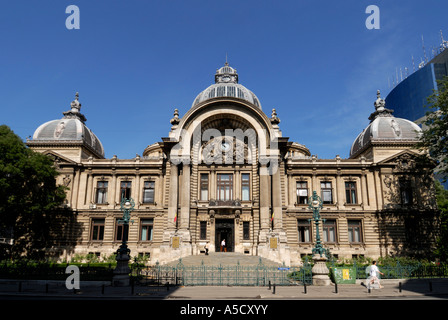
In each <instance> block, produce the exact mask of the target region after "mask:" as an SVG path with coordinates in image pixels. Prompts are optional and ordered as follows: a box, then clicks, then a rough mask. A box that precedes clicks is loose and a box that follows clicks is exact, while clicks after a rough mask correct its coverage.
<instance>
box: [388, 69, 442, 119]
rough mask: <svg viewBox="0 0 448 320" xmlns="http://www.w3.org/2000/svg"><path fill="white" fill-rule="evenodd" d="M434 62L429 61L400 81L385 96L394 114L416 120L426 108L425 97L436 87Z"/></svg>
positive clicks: (422, 114) (424, 112) (423, 113)
mask: <svg viewBox="0 0 448 320" xmlns="http://www.w3.org/2000/svg"><path fill="white" fill-rule="evenodd" d="M434 69H435V68H434V64H433V63H429V64H427V65H426V66H424V67H423V68H421V69H419V70H418V71H416V72H414V73H413V74H411V75H410V76H409V77H407V78H406V79H405V80H403V81H402V82H400V83H399V84H398V85H397V86H396V87H395V88H394V89H393V90H392V91H391V92H390V93H389V94H388V95H387V97H386V106H387V108H389V109H393V110H394V116H395V117H397V118H404V119H408V120H411V121H416V120H417V119H420V118H421V117H423V116H424V115H425V114H426V112H427V111H429V109H428V108H424V106H426V105H427V104H428V102H427V99H428V97H429V96H430V95H431V94H432V93H433V90H436V89H437V82H436V75H435V72H434Z"/></svg>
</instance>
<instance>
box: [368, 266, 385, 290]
mask: <svg viewBox="0 0 448 320" xmlns="http://www.w3.org/2000/svg"><path fill="white" fill-rule="evenodd" d="M378 274H381V275H384V273H382V272H381V271H380V269H378V267H377V265H376V261H373V262H372V265H371V266H370V277H371V280H370V283H371V284H374V283H375V281H377V282H378V285H379V286H380V288H383V286H382V285H381V284H380V280H379V279H378Z"/></svg>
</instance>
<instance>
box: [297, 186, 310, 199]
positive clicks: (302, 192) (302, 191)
mask: <svg viewBox="0 0 448 320" xmlns="http://www.w3.org/2000/svg"><path fill="white" fill-rule="evenodd" d="M297 203H298V204H307V203H308V182H306V181H297Z"/></svg>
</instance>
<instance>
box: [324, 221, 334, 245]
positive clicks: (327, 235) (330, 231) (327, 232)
mask: <svg viewBox="0 0 448 320" xmlns="http://www.w3.org/2000/svg"><path fill="white" fill-rule="evenodd" d="M323 227H324V228H323V233H324V237H323V238H324V242H327V243H336V220H325V222H324V224H323Z"/></svg>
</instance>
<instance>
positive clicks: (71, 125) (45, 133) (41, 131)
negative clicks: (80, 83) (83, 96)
mask: <svg viewBox="0 0 448 320" xmlns="http://www.w3.org/2000/svg"><path fill="white" fill-rule="evenodd" d="M78 98H79V94H78V93H76V98H75V100H74V101H72V103H71V110H69V111H66V112H63V115H64V117H63V118H62V119H58V120H51V121H48V122H46V123H44V124H42V125H40V126H39V127H38V128H37V129H36V131H34V134H33V140H32V142H33V143H39V142H40V143H45V142H48V143H50V142H54V143H58V144H61V143H81V144H83V145H85V146H86V147H87V148H88V149H90V151H92V152H93V153H94V154H95V155H96V156H97V157H99V158H104V148H103V145H102V143H101V141H100V140H99V139H98V137H97V136H96V135H95V134H94V133H93V132H92V130H90V129H89V128H88V127H87V126H86V125H85V123H84V122H85V121H86V118H85V116H84V115H83V114H82V113H80V109H81V103H80V102H79V101H78Z"/></svg>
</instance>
